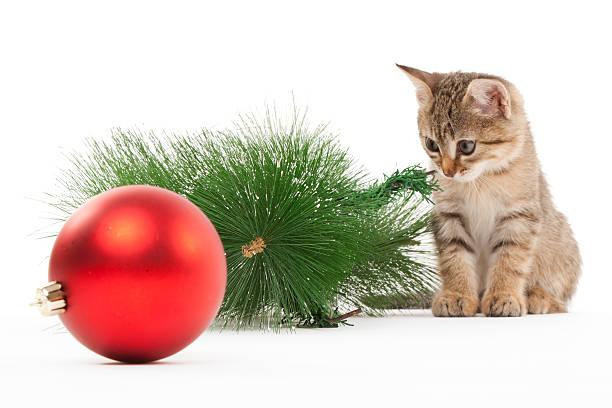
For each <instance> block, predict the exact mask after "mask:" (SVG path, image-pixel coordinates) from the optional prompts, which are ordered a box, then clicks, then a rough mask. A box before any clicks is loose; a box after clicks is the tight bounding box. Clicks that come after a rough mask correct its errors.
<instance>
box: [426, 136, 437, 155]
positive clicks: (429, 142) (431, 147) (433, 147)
mask: <svg viewBox="0 0 612 408" xmlns="http://www.w3.org/2000/svg"><path fill="white" fill-rule="evenodd" d="M425 146H427V149H429V150H431V151H432V152H437V151H440V148H439V147H438V144H437V143H436V142H434V141H433V140H432V139H430V138H428V137H426V138H425Z"/></svg>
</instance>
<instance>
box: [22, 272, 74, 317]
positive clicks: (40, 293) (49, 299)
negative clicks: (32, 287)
mask: <svg viewBox="0 0 612 408" xmlns="http://www.w3.org/2000/svg"><path fill="white" fill-rule="evenodd" d="M30 306H36V307H38V310H40V313H41V314H42V315H43V316H54V315H58V314H61V313H64V312H65V311H66V298H65V297H64V292H63V291H62V284H61V283H59V282H56V281H52V282H49V283H47V284H46V285H45V286H43V287H41V288H38V289H36V298H35V300H34V302H32V303H30Z"/></svg>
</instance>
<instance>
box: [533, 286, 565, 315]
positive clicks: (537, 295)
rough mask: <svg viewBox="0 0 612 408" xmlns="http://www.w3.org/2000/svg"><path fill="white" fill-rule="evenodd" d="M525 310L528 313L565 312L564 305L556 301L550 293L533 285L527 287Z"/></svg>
mask: <svg viewBox="0 0 612 408" xmlns="http://www.w3.org/2000/svg"><path fill="white" fill-rule="evenodd" d="M526 295H527V311H528V312H529V313H530V314H541V313H565V312H567V309H566V308H565V305H564V304H563V303H561V302H559V301H557V300H556V299H555V298H554V297H553V296H552V295H551V294H550V293H548V292H547V291H545V290H544V289H542V287H541V286H539V285H535V286H532V287H530V288H528V289H527V291H526Z"/></svg>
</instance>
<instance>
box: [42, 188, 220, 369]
mask: <svg viewBox="0 0 612 408" xmlns="http://www.w3.org/2000/svg"><path fill="white" fill-rule="evenodd" d="M226 279H227V268H226V263H225V254H224V250H223V245H222V243H221V239H220V238H219V235H218V234H217V231H216V230H215V228H214V226H213V225H212V223H211V222H210V220H209V219H208V218H207V217H206V215H204V213H202V211H200V210H199V209H198V208H197V207H196V206H195V205H193V204H192V203H191V202H189V201H188V200H186V199H185V198H183V197H181V196H179V195H177V194H175V193H173V192H171V191H168V190H165V189H162V188H158V187H150V186H125V187H119V188H115V189H113V190H110V191H107V192H105V193H102V194H99V195H97V196H95V197H93V198H92V199H91V200H89V201H88V202H87V203H85V204H84V205H83V206H82V207H80V208H79V209H78V210H77V211H76V212H75V213H74V214H73V215H72V216H71V217H70V219H69V220H68V221H67V222H66V224H65V225H64V227H63V228H62V230H61V231H60V233H59V235H58V237H57V240H56V241H55V245H54V247H53V251H52V253H51V259H50V262H49V280H50V281H57V282H58V283H60V284H61V285H62V290H63V292H64V297H65V299H66V304H67V306H66V311H65V313H63V314H61V315H60V318H61V320H62V322H63V323H64V325H65V326H66V328H67V329H68V330H69V331H70V333H72V334H73V335H74V336H75V337H76V338H77V339H78V340H79V341H80V342H81V343H83V344H84V345H85V346H86V347H88V348H90V349H91V350H93V351H95V352H96V353H99V354H101V355H103V356H106V357H108V358H111V359H114V360H118V361H124V362H132V363H136V362H147V361H154V360H158V359H161V358H164V357H167V356H169V355H172V354H174V353H176V352H178V351H179V350H181V349H183V348H184V347H186V346H187V345H189V344H190V343H191V342H192V341H194V340H195V339H196V338H197V337H198V336H199V335H200V334H201V333H202V332H203V331H204V330H205V329H206V327H208V325H209V324H210V323H211V321H212V320H213V319H214V318H215V316H216V314H217V312H218V311H219V307H220V306H221V301H222V300H223V295H224V293H225V284H226Z"/></svg>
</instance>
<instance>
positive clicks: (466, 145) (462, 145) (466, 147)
mask: <svg viewBox="0 0 612 408" xmlns="http://www.w3.org/2000/svg"><path fill="white" fill-rule="evenodd" d="M458 147H459V151H460V152H461V153H463V154H472V153H474V149H476V142H475V141H473V140H460V141H459V143H458Z"/></svg>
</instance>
